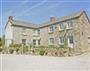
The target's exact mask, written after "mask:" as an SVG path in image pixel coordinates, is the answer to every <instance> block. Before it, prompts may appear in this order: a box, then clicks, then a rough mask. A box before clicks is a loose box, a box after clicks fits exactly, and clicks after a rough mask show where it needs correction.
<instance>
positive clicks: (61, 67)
mask: <svg viewBox="0 0 90 71" xmlns="http://www.w3.org/2000/svg"><path fill="white" fill-rule="evenodd" d="M0 56H1V58H0V64H1V65H0V66H1V68H0V69H1V70H0V71H90V61H89V59H90V57H89V55H80V56H76V57H48V56H31V55H6V54H4V55H0Z"/></svg>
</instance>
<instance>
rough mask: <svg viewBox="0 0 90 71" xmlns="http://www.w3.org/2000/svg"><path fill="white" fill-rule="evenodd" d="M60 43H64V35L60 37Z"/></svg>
mask: <svg viewBox="0 0 90 71" xmlns="http://www.w3.org/2000/svg"><path fill="white" fill-rule="evenodd" d="M59 44H60V45H62V44H64V37H60V38H59Z"/></svg>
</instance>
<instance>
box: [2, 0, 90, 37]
mask: <svg viewBox="0 0 90 71" xmlns="http://www.w3.org/2000/svg"><path fill="white" fill-rule="evenodd" d="M80 10H85V11H86V13H87V15H88V17H89V18H90V0H0V36H2V35H3V34H4V27H5V25H6V23H7V20H8V17H9V16H13V18H14V19H15V20H20V21H25V22H31V23H34V24H41V23H44V22H47V21H48V20H49V18H50V17H52V16H55V17H57V18H60V17H63V16H66V15H70V14H73V13H76V12H79V11H80Z"/></svg>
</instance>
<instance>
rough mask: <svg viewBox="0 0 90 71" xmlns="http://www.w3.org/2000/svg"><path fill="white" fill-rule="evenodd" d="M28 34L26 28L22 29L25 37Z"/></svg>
mask: <svg viewBox="0 0 90 71" xmlns="http://www.w3.org/2000/svg"><path fill="white" fill-rule="evenodd" d="M26 32H27V29H26V28H22V35H24V36H25V35H27V33H26Z"/></svg>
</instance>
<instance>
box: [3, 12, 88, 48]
mask: <svg viewBox="0 0 90 71" xmlns="http://www.w3.org/2000/svg"><path fill="white" fill-rule="evenodd" d="M89 30H90V21H89V18H88V17H87V15H86V13H85V11H80V12H78V13H77V14H73V15H70V16H65V17H63V18H61V19H56V18H55V17H51V19H50V21H49V22H47V23H45V24H39V25H36V24H31V23H25V22H20V21H16V20H14V19H13V18H12V17H11V18H10V17H9V21H8V23H7V24H6V26H5V43H6V46H7V47H8V46H9V45H10V44H12V42H13V43H14V44H25V45H33V46H39V45H45V46H47V45H55V46H59V45H64V42H65V38H66V42H67V44H68V47H71V48H73V47H76V48H82V47H83V48H86V47H87V48H90V43H88V41H90V39H89V38H90V31H89ZM10 37H12V38H10Z"/></svg>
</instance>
